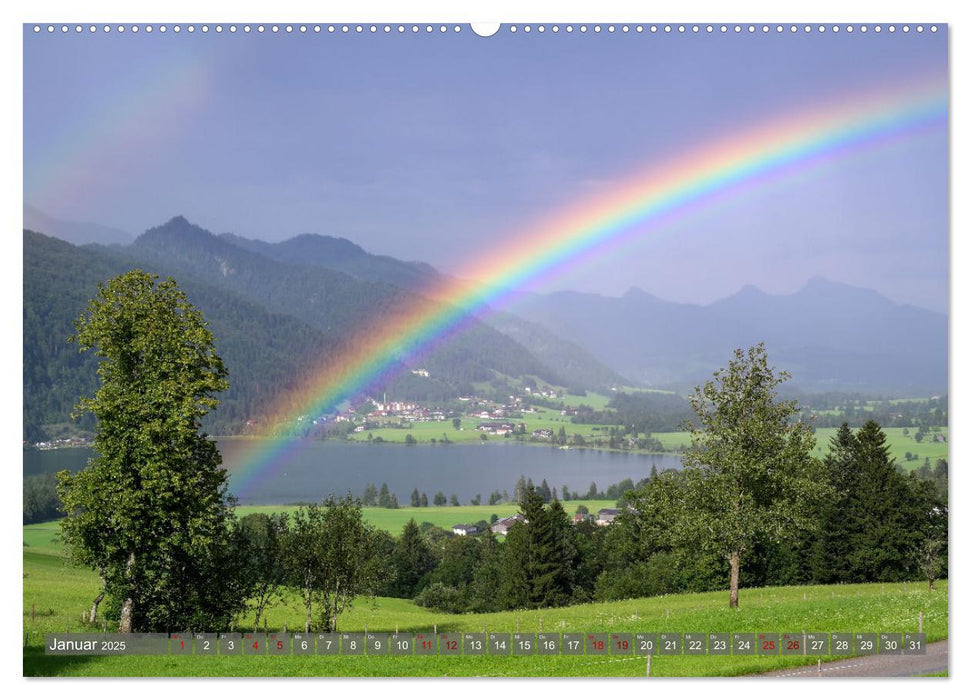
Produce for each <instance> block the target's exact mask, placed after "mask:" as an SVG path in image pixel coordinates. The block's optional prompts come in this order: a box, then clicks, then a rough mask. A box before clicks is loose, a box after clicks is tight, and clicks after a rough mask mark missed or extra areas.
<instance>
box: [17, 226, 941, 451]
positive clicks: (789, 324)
mask: <svg viewBox="0 0 971 700" xmlns="http://www.w3.org/2000/svg"><path fill="white" fill-rule="evenodd" d="M26 215H27V207H25V219H26ZM32 216H33V219H31V220H30V221H32V222H34V223H38V224H39V225H38V228H40V227H41V226H43V225H51V226H54V228H53V229H52V230H47V231H44V230H41V231H39V232H37V231H34V230H28V229H30V228H31V227H26V226H25V230H24V423H25V437H28V439H30V438H34V437H37V436H40V435H44V434H46V432H47V431H49V429H50V426H56V425H60V424H64V423H66V422H67V421H68V420H69V414H70V410H71V407H72V406H73V404H74V403H75V402H76V400H77V397H78V396H79V395H81V394H88V393H90V392H91V391H92V390H93V387H94V386H95V375H94V372H95V363H94V360H93V358H91V357H90V356H89V355H84V356H82V355H79V354H78V353H77V350H76V348H74V347H71V346H70V345H68V343H67V341H66V339H67V337H68V336H69V335H71V333H72V332H73V321H74V320H75V319H76V318H77V317H78V316H79V315H80V313H81V312H82V311H83V308H84V305H85V303H86V301H87V300H88V299H90V298H91V297H92V296H93V295H94V294H95V293H96V292H97V284H98V282H102V281H104V280H106V279H108V278H109V277H112V276H114V275H117V274H120V273H121V272H124V271H125V270H127V269H132V268H134V267H138V268H141V269H144V270H148V271H151V272H154V273H156V274H160V275H163V276H172V277H174V278H175V279H176V281H177V282H178V283H179V285H180V286H181V287H182V288H183V289H184V290H185V291H186V292H187V294H188V295H189V298H190V300H191V301H192V302H193V303H194V304H195V305H196V306H198V307H199V308H200V310H201V311H202V312H203V314H204V315H205V317H206V318H207V319H208V320H209V321H210V323H211V325H212V328H213V331H214V335H215V336H216V339H217V350H218V351H219V352H220V354H221V355H222V356H223V359H224V360H225V362H226V364H227V367H228V368H229V371H230V379H231V388H230V390H229V392H227V394H226V395H225V396H224V397H223V403H222V405H221V406H220V409H219V411H217V413H218V418H217V417H214V418H213V419H212V422H211V425H209V426H208V427H209V428H210V429H211V430H212V431H213V432H237V431H239V430H241V429H242V428H243V426H245V425H246V422H247V421H249V420H262V419H265V418H267V417H268V412H270V411H271V410H283V409H285V408H290V407H289V406H286V397H288V396H291V395H293V393H294V392H295V390H296V389H297V388H298V387H300V386H301V384H302V383H304V382H306V381H308V380H309V379H310V377H309V376H308V373H309V372H310V371H311V370H312V369H313V368H319V367H320V366H321V364H323V365H326V364H327V362H329V358H332V357H337V356H339V355H341V354H342V353H343V354H347V353H348V352H353V346H351V345H349V343H350V342H351V339H352V338H353V337H354V334H355V329H356V328H358V327H359V324H360V323H361V320H362V319H368V322H369V323H372V324H374V323H382V322H383V321H382V320H387V319H392V318H394V314H395V313H396V312H397V311H398V310H399V309H401V308H403V307H404V306H405V304H407V303H408V302H409V301H413V300H414V299H415V298H416V297H420V296H421V295H422V294H424V293H427V290H429V289H432V288H434V287H435V286H436V283H438V282H440V281H441V280H442V278H443V274H442V273H441V272H439V271H437V270H435V269H434V268H433V267H432V266H430V265H428V264H426V263H422V262H411V261H401V260H397V259H395V258H391V257H388V256H381V255H373V254H371V253H369V252H367V251H365V250H364V249H362V248H361V247H360V246H358V245H356V244H354V243H353V242H351V241H348V240H346V239H344V238H337V237H332V236H321V235H315V234H304V235H300V236H297V237H295V238H291V239H289V240H286V241H283V242H280V243H266V242H264V241H259V240H251V239H246V238H242V237H240V236H236V235H233V234H222V235H215V234H213V233H211V232H209V231H206V230H204V229H202V228H200V227H198V226H195V225H193V224H191V223H190V222H188V221H187V220H186V219H184V218H183V217H175V218H173V219H171V220H170V221H168V222H166V223H165V224H163V225H161V226H157V227H155V228H152V229H149V230H148V231H146V232H145V233H143V234H142V235H140V236H139V237H138V238H136V239H134V240H133V241H131V242H128V243H125V242H123V241H122V240H118V239H117V237H116V234H115V233H112V231H113V230H112V229H108V228H106V227H98V226H97V225H79V224H75V225H71V223H70V222H59V223H58V222H56V221H55V220H53V219H50V217H45V216H44V215H42V214H41V213H39V212H36V211H35V213H34V214H32ZM52 222H53V223H52ZM64 224H68V225H67V226H65V225H64ZM79 227H81V228H84V227H86V228H85V230H86V231H87V232H88V235H89V236H93V238H94V239H95V241H97V242H94V243H92V242H88V243H86V244H85V245H72V244H71V243H70V242H67V241H66V240H58V239H62V238H63V239H70V238H72V237H73V238H75V241H79V240H87V239H78V238H77V237H76V236H75V233H76V232H77V231H78V230H79ZM65 232H67V233H65ZM99 232H100V233H99ZM45 234H50V235H45ZM52 236H56V237H52ZM760 341H764V342H765V343H766V345H767V348H768V350H769V356H770V359H771V360H772V361H773V363H774V364H775V365H776V366H778V367H780V368H784V369H786V370H788V371H789V372H790V373H791V374H792V375H793V381H792V383H791V384H792V386H794V387H798V388H800V389H802V390H804V391H813V390H852V391H859V392H878V393H884V394H889V395H901V394H904V393H914V394H916V395H920V394H923V395H926V394H927V393H943V392H944V391H945V390H946V387H947V317H946V316H945V315H943V314H938V313H934V312H931V311H927V310H924V309H919V308H916V307H912V306H907V305H901V304H896V303H894V302H892V301H890V300H888V299H886V298H885V297H883V296H881V295H879V294H877V293H876V292H873V291H871V290H866V289H859V288H856V287H852V286H849V285H845V284H841V283H837V282H832V281H828V280H825V279H822V278H814V279H812V280H810V281H809V282H808V283H807V284H806V285H805V286H804V287H803V288H802V289H800V290H799V291H798V292H796V293H794V294H789V295H773V294H767V293H765V292H762V291H760V290H759V289H757V288H755V287H752V286H748V287H745V288H743V289H741V290H740V291H739V292H738V293H736V294H734V295H732V296H730V297H728V298H725V299H722V300H720V301H717V302H715V303H712V304H708V305H695V304H682V303H675V302H670V301H665V300H663V299H661V298H658V297H656V296H653V295H651V294H649V293H647V292H645V291H643V290H640V289H636V288H634V289H631V290H629V291H628V292H627V293H626V294H625V295H623V296H622V297H607V296H600V295H596V294H586V293H578V292H556V293H552V294H528V295H524V296H523V297H522V298H520V299H519V300H518V301H517V303H516V304H515V305H514V306H513V307H512V308H509V309H505V310H484V311H483V313H482V314H480V315H479V317H478V318H475V319H471V320H470V321H469V322H468V323H466V324H463V327H462V329H461V330H460V331H458V332H456V333H455V334H453V335H452V336H451V337H450V338H449V341H448V342H447V343H442V344H438V345H437V346H435V347H434V349H432V350H430V351H428V352H426V353H425V354H424V355H422V356H420V357H408V356H404V355H403V356H402V357H401V358H400V360H399V365H400V366H399V367H398V371H396V372H392V373H391V376H392V377H393V379H391V380H388V382H387V383H386V384H385V385H383V386H382V387H381V389H382V390H385V391H389V392H390V393H391V394H392V395H397V396H400V397H401V398H409V399H413V400H435V401H440V400H446V399H448V398H454V397H455V396H458V395H460V394H465V393H469V392H471V391H473V390H474V389H478V391H479V392H480V393H481V392H482V391H483V386H484V385H490V386H492V387H493V390H494V391H495V393H496V395H497V396H501V395H503V392H508V390H509V388H510V386H511V384H510V382H512V383H516V382H519V383H527V382H528V383H536V382H538V381H542V382H546V383H549V384H555V385H559V386H566V387H571V388H575V389H577V390H580V389H599V390H607V389H608V388H610V387H616V386H621V385H625V386H644V387H658V388H671V389H674V390H676V391H688V390H690V388H691V387H692V386H693V385H694V384H696V383H698V382H699V381H703V380H704V379H706V378H709V377H710V376H711V373H712V372H713V371H714V370H715V369H717V368H719V367H723V366H725V364H726V363H727V361H728V359H729V358H730V357H731V353H732V350H733V349H734V348H736V347H746V346H748V345H751V344H754V343H756V342H760ZM418 366H420V367H423V368H425V369H428V370H429V376H428V377H422V376H417V375H415V374H412V373H411V372H408V371H405V370H407V369H409V368H414V367H418ZM45 426H47V427H46V428H45Z"/></svg>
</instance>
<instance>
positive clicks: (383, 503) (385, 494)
mask: <svg viewBox="0 0 971 700" xmlns="http://www.w3.org/2000/svg"><path fill="white" fill-rule="evenodd" d="M378 506H380V507H381V508H390V507H391V493H390V491H388V485H387V484H386V483H382V484H381V491H380V492H379V494H378Z"/></svg>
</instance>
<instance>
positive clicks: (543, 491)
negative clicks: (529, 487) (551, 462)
mask: <svg viewBox="0 0 971 700" xmlns="http://www.w3.org/2000/svg"><path fill="white" fill-rule="evenodd" d="M539 495H540V497H542V499H543V503H549V502H550V501H552V500H553V493H552V492H551V491H550V485H549V484H547V483H546V479H543V483H541V484H540V485H539Z"/></svg>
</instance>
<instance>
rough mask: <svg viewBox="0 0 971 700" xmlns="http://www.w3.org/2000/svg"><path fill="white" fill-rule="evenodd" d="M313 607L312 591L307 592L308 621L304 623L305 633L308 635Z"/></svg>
mask: <svg viewBox="0 0 971 700" xmlns="http://www.w3.org/2000/svg"><path fill="white" fill-rule="evenodd" d="M312 606H313V599H312V598H311V593H310V591H307V620H306V621H305V622H304V623H303V631H304V632H305V633H306V634H310V614H311V612H312V610H311V607H312Z"/></svg>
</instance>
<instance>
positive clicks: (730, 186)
mask: <svg viewBox="0 0 971 700" xmlns="http://www.w3.org/2000/svg"><path fill="white" fill-rule="evenodd" d="M947 104H948V102H947V89H946V86H945V85H944V84H942V83H940V82H929V81H922V82H920V83H917V84H911V85H907V86H903V87H901V86H896V87H894V88H891V89H883V90H879V91H877V92H876V93H874V94H869V95H864V96H860V95H853V96H851V97H850V98H848V99H843V100H841V101H839V102H837V103H835V104H831V105H828V106H824V107H818V108H814V109H809V110H805V111H801V112H799V113H795V114H790V115H785V116H782V117H776V118H774V119H772V120H770V121H767V122H766V123H762V124H758V125H756V126H754V127H753V128H750V129H747V130H745V131H744V132H742V133H738V134H734V135H732V136H730V137H728V138H726V139H724V140H720V141H716V142H713V143H708V144H704V145H702V146H700V147H695V148H690V149H686V150H685V151H684V152H682V153H679V154H677V155H676V156H675V157H673V158H671V159H670V160H668V161H666V162H663V163H659V164H656V165H652V166H651V167H649V168H647V169H646V170H645V171H643V172H640V173H637V174H635V175H634V176H633V177H631V178H628V179H627V180H626V184H625V185H623V186H622V187H620V188H617V189H616V190H614V191H612V192H610V193H609V194H607V195H606V196H602V197H598V198H596V199H594V200H593V201H590V202H586V203H583V204H580V205H578V206H576V207H573V208H571V209H570V210H568V211H565V212H563V213H562V214H560V215H558V216H556V217H554V218H552V219H550V220H548V221H546V222H543V223H541V224H539V225H538V226H535V227H533V228H532V229H531V230H528V231H526V232H519V233H516V234H515V235H514V236H512V237H510V238H509V239H508V241H507V245H497V246H495V250H497V251H498V252H496V253H493V254H490V255H488V256H485V257H484V259H481V260H478V261H475V262H473V263H472V264H471V265H469V266H468V267H467V268H466V269H464V270H462V271H461V272H460V273H459V275H458V277H457V278H456V279H450V280H447V281H443V282H442V283H440V284H438V285H437V286H435V287H432V288H429V289H428V290H426V292H425V293H424V294H423V295H422V296H421V297H420V298H417V299H416V300H414V301H413V302H411V303H410V304H409V306H408V307H407V308H403V309H396V310H395V311H394V313H393V314H385V315H384V316H383V317H382V318H375V319H369V320H368V321H367V322H366V323H365V324H364V325H363V326H362V327H361V328H360V330H359V333H358V334H357V335H356V336H355V337H354V338H352V339H350V342H349V343H348V344H347V349H346V350H345V351H342V352H341V353H340V354H339V355H338V356H334V357H329V358H327V359H326V360H325V361H324V362H322V363H321V365H320V366H319V367H318V368H317V370H316V371H314V372H313V373H311V375H310V379H309V380H308V381H307V382H305V384H304V385H303V386H302V388H301V389H299V390H298V391H296V392H293V393H291V394H289V395H288V396H286V397H284V400H283V401H281V403H280V406H279V407H278V408H279V409H280V411H279V413H280V414H284V413H285V414H288V415H291V416H296V415H301V414H305V415H309V416H320V415H322V414H326V413H329V412H332V411H333V410H334V409H335V408H336V407H337V406H339V405H340V404H341V403H342V402H344V401H346V400H349V399H353V398H355V397H359V396H361V395H362V394H363V393H365V392H367V391H368V389H369V387H372V386H374V385H376V384H377V383H379V382H381V381H383V380H384V379H386V378H387V376H388V374H389V373H390V372H391V371H393V369H394V368H396V367H399V366H400V360H401V359H403V358H407V357H411V356H414V355H415V354H417V353H420V352H426V351H427V350H428V349H429V348H431V347H434V346H435V344H436V343H438V342H441V341H442V340H443V339H445V338H447V337H449V336H450V335H451V334H452V333H454V332H455V331H456V330H457V329H459V328H460V327H461V326H462V324H463V323H464V322H467V321H468V320H469V319H471V318H474V317H475V315H476V314H478V313H480V312H483V311H485V310H487V309H490V308H495V307H497V306H499V305H500V304H501V303H502V302H503V301H505V300H507V299H508V298H509V297H510V296H511V295H512V294H514V293H515V292H516V291H517V290H519V289H521V288H522V287H523V286H524V285H525V284H527V283H532V282H535V281H537V280H540V279H543V278H544V277H546V276H550V275H553V274H558V273H562V271H563V270H564V269H565V268H567V267H568V266H570V265H576V264H581V263H582V262H583V261H584V260H587V259H588V258H589V256H591V255H594V254H599V253H601V252H602V251H603V250H605V249H606V248H609V247H612V246H615V245H619V244H622V243H624V242H625V241H627V240H629V239H631V238H633V237H641V236H645V235H654V234H655V233H656V232H657V231H658V230H659V229H660V228H661V227H660V226H659V224H661V223H664V222H666V221H669V220H672V219H675V218H678V217H682V216H685V215H687V214H689V213H690V212H692V211H694V210H695V209H697V208H698V207H700V206H705V205H707V204H710V203H711V202H712V201H716V200H719V199H722V198H725V197H730V196H733V195H736V194H738V193H739V192H741V191H743V190H744V189H746V188H748V187H752V186H758V185H760V184H764V183H765V182H768V181H771V180H774V179H777V178H779V177H783V176H785V175H787V174H791V173H792V172H794V171H799V170H802V169H804V168H806V167H811V166H814V165H817V164H818V163H820V162H825V161H827V160H829V159H833V158H838V157H841V156H844V155H845V154H847V153H850V152H854V151H856V150H858V149H861V148H866V147H871V146H873V145H876V144H881V143H886V142H887V141H890V140H894V139H899V138H906V137H908V136H911V135H913V134H914V133H918V132H921V131H924V130H927V129H942V128H946V122H947ZM462 280H479V281H477V282H474V283H469V282H467V281H462ZM300 443H301V439H300V438H288V439H283V440H276V441H258V442H256V441H254V446H253V447H251V448H250V449H249V451H248V453H245V454H243V455H242V461H241V463H240V464H239V465H238V466H237V468H236V469H235V470H234V473H233V476H234V482H235V483H234V490H236V492H237V493H241V494H242V492H245V491H248V490H251V489H253V488H254V487H256V486H258V484H259V482H260V481H261V480H262V479H264V478H266V477H267V476H269V475H271V474H272V473H273V472H274V470H275V469H276V468H278V467H279V466H280V465H282V464H284V463H285V462H286V460H287V457H288V455H289V453H290V452H291V451H292V450H294V449H296V448H297V447H298V446H299V444H300Z"/></svg>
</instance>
